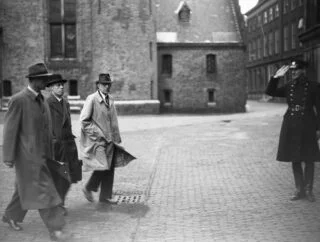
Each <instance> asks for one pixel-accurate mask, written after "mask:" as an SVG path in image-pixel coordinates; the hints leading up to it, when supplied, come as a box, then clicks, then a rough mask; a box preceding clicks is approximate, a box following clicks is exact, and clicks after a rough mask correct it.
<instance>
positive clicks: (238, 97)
mask: <svg viewBox="0 0 320 242" xmlns="http://www.w3.org/2000/svg"><path fill="white" fill-rule="evenodd" d="M162 54H171V55H172V75H171V76H166V75H161V73H159V99H160V103H161V104H162V105H161V109H162V110H167V111H217V112H221V111H223V112H243V111H245V103H246V77H245V69H244V65H245V61H244V60H245V54H244V49H243V47H241V46H232V45H229V46H227V45H226V46H224V47H218V46H216V47H215V46H214V45H211V46H210V45H208V46H202V47H201V46H200V45H199V46H198V47H191V46H190V47H177V46H162V47H159V53H158V55H159V65H161V55H162ZM207 54H214V55H216V60H217V66H216V72H215V73H213V74H207V71H206V55H207ZM158 69H159V70H160V69H161V68H160V67H159V68H158ZM212 88H213V89H215V90H216V91H215V105H208V89H212ZM165 89H169V90H172V106H164V92H163V91H164V90H165Z"/></svg>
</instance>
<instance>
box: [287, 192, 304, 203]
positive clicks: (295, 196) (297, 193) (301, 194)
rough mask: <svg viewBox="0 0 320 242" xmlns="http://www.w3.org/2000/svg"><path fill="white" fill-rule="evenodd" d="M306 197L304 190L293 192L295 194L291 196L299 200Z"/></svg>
mask: <svg viewBox="0 0 320 242" xmlns="http://www.w3.org/2000/svg"><path fill="white" fill-rule="evenodd" d="M304 197H305V194H304V193H303V192H298V191H297V192H295V193H294V194H293V196H292V197H291V199H290V200H291V201H297V200H300V199H302V198H304Z"/></svg>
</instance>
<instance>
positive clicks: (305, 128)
mask: <svg viewBox="0 0 320 242" xmlns="http://www.w3.org/2000/svg"><path fill="white" fill-rule="evenodd" d="M278 82H279V78H271V80H270V81H269V84H268V86H267V89H266V94H268V95H270V96H273V97H284V98H286V101H287V104H288V109H287V111H286V113H285V114H284V117H283V123H282V127H281V132H280V139H279V147H278V154H277V160H278V161H291V162H301V161H304V162H313V161H319V160H320V153H319V147H318V142H317V136H316V131H317V130H319V125H320V99H319V97H320V93H319V90H320V89H319V84H318V83H316V82H312V81H309V80H308V79H307V78H306V77H305V76H300V77H299V79H298V80H291V81H289V82H287V83H286V84H284V85H282V86H280V87H278Z"/></svg>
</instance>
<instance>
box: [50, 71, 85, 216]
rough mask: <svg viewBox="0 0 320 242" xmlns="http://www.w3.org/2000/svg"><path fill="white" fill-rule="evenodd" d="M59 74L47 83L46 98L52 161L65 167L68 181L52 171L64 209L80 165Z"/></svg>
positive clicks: (67, 105) (62, 82) (76, 178)
mask: <svg viewBox="0 0 320 242" xmlns="http://www.w3.org/2000/svg"><path fill="white" fill-rule="evenodd" d="M65 83H66V80H64V79H62V76H61V75H60V74H54V75H53V76H52V78H50V80H49V81H48V83H47V86H48V87H49V88H50V89H51V93H50V95H49V97H48V98H47V102H48V104H49V107H50V112H51V119H52V134H53V135H52V139H53V147H54V149H53V150H54V159H55V160H56V161H58V162H60V163H62V165H65V166H67V169H66V171H69V178H70V180H69V179H66V178H65V177H62V176H61V175H60V174H59V173H58V172H56V171H52V176H53V180H54V182H55V185H56V188H57V191H58V193H59V195H60V197H61V199H62V202H63V204H62V205H61V206H62V207H63V209H64V210H65V212H66V208H65V207H64V202H65V198H66V195H67V192H68V190H69V188H70V182H72V183H76V182H77V181H79V180H80V179H81V169H79V168H80V167H81V165H80V164H79V162H80V161H79V159H78V151H77V146H76V143H75V141H74V139H75V136H74V135H73V134H72V126H71V115H70V104H69V102H68V100H66V99H65V98H64V97H63V95H64V84H65Z"/></svg>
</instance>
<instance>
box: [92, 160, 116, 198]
mask: <svg viewBox="0 0 320 242" xmlns="http://www.w3.org/2000/svg"><path fill="white" fill-rule="evenodd" d="M114 157H115V156H113V159H112V163H111V167H110V170H103V171H94V172H93V173H92V175H91V177H90V179H89V181H88V183H87V185H86V189H87V190H88V191H94V192H97V191H98V188H99V186H100V195H99V200H100V201H101V200H103V199H110V198H112V189H113V181H114V169H115V167H114V165H115V164H114Z"/></svg>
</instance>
